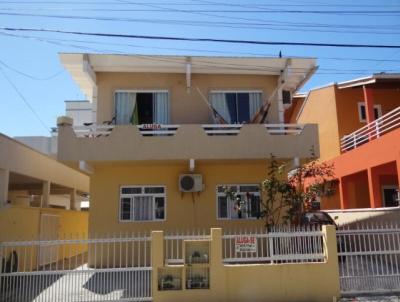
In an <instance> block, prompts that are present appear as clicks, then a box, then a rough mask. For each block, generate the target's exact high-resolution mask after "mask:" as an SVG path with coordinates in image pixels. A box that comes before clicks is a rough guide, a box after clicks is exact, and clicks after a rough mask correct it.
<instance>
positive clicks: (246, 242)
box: [235, 236, 257, 253]
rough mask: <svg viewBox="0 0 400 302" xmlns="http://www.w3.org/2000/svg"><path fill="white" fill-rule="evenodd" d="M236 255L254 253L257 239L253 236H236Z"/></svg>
mask: <svg viewBox="0 0 400 302" xmlns="http://www.w3.org/2000/svg"><path fill="white" fill-rule="evenodd" d="M235 252H236V253H243V252H246V253H256V252H257V238H256V237H255V236H237V237H235Z"/></svg>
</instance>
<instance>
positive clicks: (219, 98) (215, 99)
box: [210, 92, 231, 124]
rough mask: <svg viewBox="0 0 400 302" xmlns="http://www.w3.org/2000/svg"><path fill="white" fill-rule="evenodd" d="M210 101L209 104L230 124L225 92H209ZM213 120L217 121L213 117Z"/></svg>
mask: <svg viewBox="0 0 400 302" xmlns="http://www.w3.org/2000/svg"><path fill="white" fill-rule="evenodd" d="M210 102H211V106H212V107H213V108H214V109H215V111H217V112H218V114H219V115H221V116H222V117H223V119H224V120H225V121H226V122H227V123H228V124H230V123H231V117H230V115H229V108H228V103H227V101H226V98H225V93H222V92H213V93H211V94H210ZM214 120H215V121H214V122H215V123H217V119H216V118H215V117H214Z"/></svg>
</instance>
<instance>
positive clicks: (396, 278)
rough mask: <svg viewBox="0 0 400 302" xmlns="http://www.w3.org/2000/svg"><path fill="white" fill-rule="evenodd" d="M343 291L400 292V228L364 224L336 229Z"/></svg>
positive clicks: (354, 292) (351, 292)
mask: <svg viewBox="0 0 400 302" xmlns="http://www.w3.org/2000/svg"><path fill="white" fill-rule="evenodd" d="M337 240H338V256H339V272H340V287H341V291H342V293H343V294H359V293H390V292H396V291H400V228H399V226H398V225H373V226H372V225H365V224H360V225H357V226H355V227H354V226H353V227H352V228H350V227H347V228H340V229H339V230H338V231H337Z"/></svg>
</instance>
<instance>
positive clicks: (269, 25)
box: [0, 8, 400, 35]
mask: <svg viewBox="0 0 400 302" xmlns="http://www.w3.org/2000/svg"><path fill="white" fill-rule="evenodd" d="M0 10H1V8H0ZM0 15H6V16H19V17H41V18H57V19H72V20H96V21H114V22H115V21H116V22H137V23H151V24H154V23H158V24H169V25H188V26H201V27H213V28H214V27H228V28H240V29H244V28H251V29H262V30H265V29H268V30H278V31H301V32H304V31H311V32H334V33H342V34H352V33H356V34H379V35H382V34H388V35H396V34H400V32H399V31H393V30H396V29H400V28H398V27H399V26H400V24H394V25H385V26H372V25H371V26H369V25H364V26H360V25H338V24H336V25H333V24H318V23H295V22H279V21H268V22H262V23H254V22H252V23H245V22H237V21H236V22H222V21H194V20H190V21H188V20H174V19H139V18H123V17H104V16H75V15H48V14H31V13H4V12H0ZM308 28H311V29H308ZM315 28H322V29H315ZM330 28H333V29H342V30H332V29H330ZM349 28H352V29H360V30H356V31H354V30H353V31H351V30H348V29H349ZM371 29H373V30H374V31H372V30H371ZM362 30H366V31H362ZM385 30H389V32H387V31H385Z"/></svg>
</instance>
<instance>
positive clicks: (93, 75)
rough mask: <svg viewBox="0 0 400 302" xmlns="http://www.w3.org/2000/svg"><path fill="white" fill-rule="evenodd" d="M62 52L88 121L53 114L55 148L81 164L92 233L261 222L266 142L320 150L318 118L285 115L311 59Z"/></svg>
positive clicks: (290, 155)
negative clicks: (301, 120)
mask: <svg viewBox="0 0 400 302" xmlns="http://www.w3.org/2000/svg"><path fill="white" fill-rule="evenodd" d="M60 59H61V62H62V64H63V65H64V66H65V68H66V69H67V70H68V71H69V72H70V74H71V76H72V78H73V79H74V80H75V82H76V83H77V84H78V85H79V86H80V88H81V89H82V91H83V92H84V93H85V94H86V95H87V97H88V99H89V101H90V102H91V104H92V105H91V108H92V120H93V121H94V123H93V124H89V125H83V126H74V127H73V126H72V120H71V118H68V117H61V118H59V119H58V159H59V160H60V161H62V162H64V163H66V164H68V165H71V166H73V167H76V168H80V169H81V170H83V171H85V172H86V173H88V174H90V182H91V183H90V190H91V192H90V201H91V203H90V218H89V231H90V232H92V233H94V232H95V233H97V234H101V233H108V232H120V231H121V232H125V231H130V230H139V231H141V230H149V229H158V230H159V229H161V230H171V229H189V228H209V227H211V226H216V227H217V226H218V227H224V228H231V227H251V226H262V225H263V222H262V221H261V220H259V219H257V218H258V216H259V209H260V183H261V181H262V180H264V179H265V178H266V177H267V173H268V163H269V160H270V157H271V154H272V155H274V156H275V157H276V158H278V159H281V160H285V161H291V162H295V163H298V162H301V160H302V159H305V158H307V157H309V156H310V154H311V151H310V150H312V149H313V150H314V152H315V153H316V154H317V155H318V154H319V145H318V130H317V126H316V125H312V124H306V125H297V124H284V110H285V106H286V105H285V103H288V102H290V96H291V95H292V94H294V93H295V92H296V91H298V90H299V88H300V87H301V86H302V85H303V84H304V83H305V82H306V81H307V80H308V79H309V77H310V76H311V75H312V74H313V73H314V71H315V70H316V61H315V59H309V58H242V57H186V56H140V55H100V54H61V55H60ZM226 186H230V187H231V188H232V189H233V190H234V191H236V192H237V195H238V197H239V199H236V200H230V199H229V198H228V197H227V196H226V194H225V193H224V187H226ZM238 203H239V204H240V207H241V209H242V210H241V211H238Z"/></svg>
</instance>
